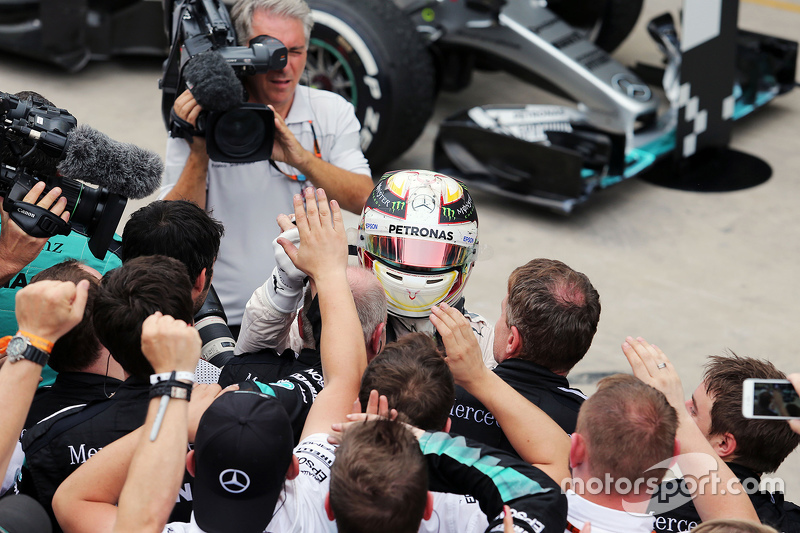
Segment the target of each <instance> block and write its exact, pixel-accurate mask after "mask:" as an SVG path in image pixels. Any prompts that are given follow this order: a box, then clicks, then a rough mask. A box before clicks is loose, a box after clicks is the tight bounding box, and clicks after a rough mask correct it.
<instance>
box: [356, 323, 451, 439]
mask: <svg viewBox="0 0 800 533" xmlns="http://www.w3.org/2000/svg"><path fill="white" fill-rule="evenodd" d="M373 389H375V390H377V391H378V392H379V393H381V394H383V395H385V396H386V397H387V398H388V400H389V407H392V408H394V409H397V412H398V413H399V414H400V415H402V416H404V417H405V418H404V420H405V421H407V422H409V423H410V424H412V425H414V426H417V427H418V428H421V429H425V430H428V431H442V429H443V428H444V426H445V424H446V423H447V417H448V416H449V415H450V408H451V407H452V406H453V402H454V401H455V399H456V389H455V384H454V382H453V374H452V373H451V372H450V368H449V367H448V366H447V363H445V361H444V357H442V354H441V352H439V349H438V348H437V346H436V341H434V340H433V338H432V337H431V336H430V335H427V334H425V333H419V332H417V333H409V334H408V335H404V336H403V337H402V338H401V339H399V340H397V341H395V342H390V343H389V344H388V345H386V348H384V350H383V352H381V353H380V355H378V356H377V357H376V358H375V359H373V360H372V361H371V362H370V363H369V364H368V365H367V369H366V370H365V371H364V375H363V376H362V377H361V389H360V391H359V393H358V398H359V400H361V407H362V409H365V408H366V407H367V401H368V400H369V393H370V391H371V390H373Z"/></svg>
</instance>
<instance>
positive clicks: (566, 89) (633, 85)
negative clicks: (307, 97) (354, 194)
mask: <svg viewBox="0 0 800 533" xmlns="http://www.w3.org/2000/svg"><path fill="white" fill-rule="evenodd" d="M308 1H309V4H310V6H311V8H312V12H313V17H314V20H315V26H314V30H313V32H312V35H311V42H310V47H309V53H308V61H307V67H306V77H305V79H304V81H303V82H304V83H307V84H309V85H311V86H314V87H317V88H321V89H327V90H331V91H334V92H337V93H339V94H341V95H342V96H344V97H345V98H346V99H348V100H349V101H350V102H352V104H353V105H354V106H355V108H356V115H357V117H358V118H359V120H360V121H361V124H362V147H363V148H364V150H365V153H366V155H367V157H368V158H369V160H370V162H371V164H372V166H373V168H375V169H380V168H383V167H385V165H386V164H387V163H389V162H390V161H392V160H393V159H394V158H396V157H397V156H399V155H400V154H401V153H403V152H404V151H405V150H406V149H407V148H409V147H410V146H411V144H413V143H414V141H415V140H416V139H417V138H418V136H419V135H420V133H421V132H422V130H423V128H424V127H425V124H426V123H427V121H428V119H429V118H430V116H431V114H432V111H433V107H434V104H435V99H436V94H437V92H438V91H440V90H445V91H457V90H460V89H463V88H464V87H466V86H467V85H469V83H470V80H471V74H472V72H473V70H476V69H486V70H505V71H507V72H510V73H512V74H513V75H515V76H517V77H519V78H521V79H523V80H525V81H528V82H531V83H534V84H536V85H538V86H541V87H544V88H546V89H548V90H550V91H551V92H553V93H555V94H558V95H560V96H565V97H567V98H569V99H570V100H572V101H575V102H576V103H577V106H576V107H575V108H570V107H563V106H537V105H527V106H478V107H474V108H472V109H470V110H467V111H464V112H462V113H459V114H456V115H455V116H453V117H450V118H448V119H447V120H445V121H444V123H443V124H442V125H441V128H440V132H439V135H438V137H437V140H436V146H435V149H434V161H433V164H434V167H435V168H436V169H437V170H440V171H442V172H444V173H449V174H452V175H454V176H456V177H459V178H461V179H463V180H465V181H467V182H468V183H469V184H471V185H472V186H473V187H478V188H483V189H486V190H490V191H492V192H495V193H498V194H503V195H506V196H509V197H514V198H520V199H522V200H524V201H527V202H530V203H532V204H537V205H542V206H546V207H548V208H551V209H554V210H557V211H561V212H569V211H570V210H571V209H572V208H573V207H574V206H575V205H577V204H579V203H581V202H583V201H585V200H586V199H587V198H588V197H589V195H590V194H591V193H592V191H594V190H596V189H602V188H606V187H608V186H610V185H613V184H615V183H618V182H620V181H622V180H624V179H627V178H630V177H633V176H636V175H639V174H640V173H641V172H643V171H644V170H646V169H648V168H649V167H651V166H652V165H653V164H654V163H655V162H656V161H658V160H659V159H662V158H664V157H665V156H667V155H668V154H670V153H671V152H673V151H674V148H675V146H676V140H675V128H676V120H677V114H678V107H679V105H680V104H679V98H680V95H679V87H678V85H677V82H676V80H677V79H678V77H679V76H678V72H679V70H680V62H681V50H680V43H679V41H678V37H677V30H676V29H675V26H674V24H672V22H671V20H667V19H663V18H662V19H659V20H658V21H656V22H654V23H653V24H651V26H650V27H649V29H650V32H651V35H652V36H653V37H654V39H655V40H656V43H657V45H658V46H659V47H660V48H661V50H662V51H663V53H664V55H665V61H666V68H665V69H663V78H664V85H665V87H664V88H665V94H666V95H667V100H668V102H667V103H666V104H665V105H662V104H661V102H660V100H659V98H658V97H657V95H656V91H654V90H653V89H652V88H651V85H649V84H648V83H645V81H643V80H642V78H641V77H640V76H638V75H637V74H635V73H634V72H633V71H631V70H630V69H628V68H626V67H625V66H623V65H621V64H620V63H619V62H617V61H616V60H614V59H613V58H612V57H610V56H609V52H610V51H612V50H613V49H614V48H615V47H616V46H618V45H619V44H620V43H621V42H622V41H623V40H624V39H625V37H626V36H627V35H628V34H629V33H630V31H631V30H632V28H633V27H634V25H635V23H636V20H637V18H638V16H639V13H640V11H641V7H642V2H643V0H540V1H537V2H533V1H530V0H448V1H440V0H393V1H392V0H308ZM156 7H161V3H160V2H156V1H154V0H114V1H108V0H0V48H1V49H6V50H13V51H16V52H18V53H21V54H26V55H29V56H34V57H39V58H44V59H47V60H50V61H53V62H55V63H57V64H60V65H61V66H63V67H65V68H68V69H70V70H76V69H78V68H81V67H82V66H83V65H85V63H86V62H87V61H88V60H89V58H92V57H109V56H112V55H118V54H123V53H160V54H166V52H167V47H168V45H167V43H166V37H165V34H164V23H163V18H159V17H163V13H162V12H158V9H155V8H156ZM76 8H77V10H76ZM67 12H69V13H70V15H69V16H67V15H65V13H67ZM76 13H77V14H76ZM156 13H157V14H156ZM12 14H13V16H12ZM59 14H60V15H59ZM156 19H158V20H156ZM7 21H8V22H9V23H7ZM70 21H72V22H73V23H74V24H70ZM131 21H133V22H131ZM134 24H135V26H134ZM133 28H136V29H135V30H133ZM796 57H797V43H795V42H791V41H786V40H782V39H777V38H774V37H769V36H764V35H759V34H755V33H751V32H739V40H738V54H737V68H738V74H737V77H736V80H735V86H734V89H733V90H734V95H735V96H736V98H735V106H734V110H733V118H734V119H737V118H740V117H742V116H744V115H746V114H748V113H749V112H750V111H752V110H753V109H755V108H757V107H759V106H761V105H763V104H765V103H766V102H768V101H769V100H771V99H772V98H774V97H775V96H776V95H778V94H782V93H784V92H786V91H788V90H790V89H791V88H792V87H794V85H795V81H794V80H795V65H796ZM651 71H652V69H651ZM648 81H653V80H652V79H650V78H648Z"/></svg>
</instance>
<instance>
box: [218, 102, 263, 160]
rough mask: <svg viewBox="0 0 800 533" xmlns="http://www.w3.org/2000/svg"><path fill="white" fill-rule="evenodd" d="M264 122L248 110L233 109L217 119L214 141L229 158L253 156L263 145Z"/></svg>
mask: <svg viewBox="0 0 800 533" xmlns="http://www.w3.org/2000/svg"><path fill="white" fill-rule="evenodd" d="M265 134H266V126H265V124H264V120H263V119H262V118H261V117H260V116H259V115H258V114H257V113H254V112H252V111H251V110H248V109H241V108H239V109H233V110H231V111H228V112H227V113H225V114H223V115H222V116H221V117H219V120H218V121H217V123H216V125H215V126H214V132H213V135H214V140H215V141H216V144H217V147H218V148H219V150H220V151H221V152H222V153H224V154H225V155H227V156H229V157H234V158H244V157H249V156H251V155H253V154H254V153H255V152H256V151H257V150H258V149H259V148H261V146H262V145H263V144H264V136H265Z"/></svg>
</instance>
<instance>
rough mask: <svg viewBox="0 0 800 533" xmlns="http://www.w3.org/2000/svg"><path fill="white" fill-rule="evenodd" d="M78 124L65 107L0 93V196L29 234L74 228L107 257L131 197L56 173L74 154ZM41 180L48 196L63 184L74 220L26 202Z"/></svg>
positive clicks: (50, 233)
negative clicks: (63, 161)
mask: <svg viewBox="0 0 800 533" xmlns="http://www.w3.org/2000/svg"><path fill="white" fill-rule="evenodd" d="M76 126H77V120H76V119H75V117H74V116H72V115H71V114H70V113H69V112H68V111H67V110H66V109H60V108H57V107H54V106H50V105H46V104H43V103H40V102H39V103H37V102H35V101H33V100H25V99H20V98H18V97H17V96H14V95H11V94H8V93H4V92H0V196H2V197H3V209H4V210H5V211H7V212H8V213H9V216H10V218H11V220H13V221H14V222H16V223H17V224H18V225H19V226H20V227H21V228H22V230H23V231H24V232H25V233H27V234H28V235H31V236H33V237H42V238H44V237H47V238H49V237H52V236H54V235H68V234H69V232H70V231H71V230H75V231H77V232H78V233H81V234H82V235H85V236H87V237H89V249H90V250H91V252H92V253H93V254H94V255H95V257H97V258H100V259H102V258H103V257H105V255H106V251H107V250H108V247H109V244H111V240H112V238H113V236H114V231H115V230H116V228H117V224H119V221H120V218H121V217H122V212H123V210H124V209H125V205H126V203H127V198H126V197H125V196H123V195H121V194H116V193H114V192H111V191H110V190H109V189H107V188H106V187H102V186H100V187H97V188H93V187H89V186H87V185H86V184H84V183H82V182H80V181H77V180H75V179H71V178H69V177H64V176H59V175H57V173H56V165H57V164H58V162H59V161H62V160H64V159H65V158H67V157H68V156H70V155H74V153H73V149H74V147H75V144H76V143H75V141H76V138H75V136H74V135H71V132H74V131H75V128H76ZM98 133H99V132H98ZM101 135H102V134H101ZM81 140H82V139H80V138H79V139H78V141H79V142H80V141H81ZM87 179H88V178H87ZM39 181H44V182H45V183H46V187H45V191H44V193H43V195H44V194H46V193H47V191H49V190H51V189H52V188H54V187H60V188H61V190H62V196H64V197H66V199H67V206H66V210H68V211H69V213H70V219H69V222H65V221H64V220H62V219H61V218H60V217H58V216H56V215H54V214H53V213H51V212H50V211H49V210H47V209H44V208H42V207H39V206H37V205H34V204H31V203H27V202H23V201H22V199H23V198H24V197H25V195H26V194H27V193H28V191H30V190H31V188H33V186H34V185H36V183H37V182H39Z"/></svg>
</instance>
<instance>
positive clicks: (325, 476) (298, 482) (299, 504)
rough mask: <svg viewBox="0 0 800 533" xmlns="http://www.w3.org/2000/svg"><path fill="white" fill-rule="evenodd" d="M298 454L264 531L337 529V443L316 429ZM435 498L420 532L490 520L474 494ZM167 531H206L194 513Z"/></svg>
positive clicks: (467, 529) (456, 529) (479, 526)
mask: <svg viewBox="0 0 800 533" xmlns="http://www.w3.org/2000/svg"><path fill="white" fill-rule="evenodd" d="M294 454H295V455H296V456H297V459H298V462H299V463H300V474H299V475H298V476H297V477H296V478H294V479H293V480H287V481H286V483H285V484H284V487H283V491H282V492H281V495H280V497H279V498H278V504H277V505H276V506H275V511H274V512H273V515H272V521H270V523H269V525H268V526H267V528H266V529H265V530H264V533H301V532H302V533H325V532H331V533H335V532H336V522H333V521H331V520H328V515H327V513H326V512H325V496H327V494H328V491H329V489H330V479H331V466H332V465H333V461H334V459H335V458H336V446H334V445H333V444H330V443H329V442H328V435H327V434H324V433H316V434H314V435H310V436H308V437H306V438H305V439H303V441H302V442H300V444H298V445H297V447H296V448H295V449H294ZM433 502H434V511H433V516H431V519H430V520H423V522H422V524H421V525H420V528H419V531H420V533H483V531H484V530H485V529H486V527H487V526H488V524H489V523H488V521H487V520H486V515H484V514H483V513H482V512H481V510H480V507H479V506H478V503H477V502H476V501H475V500H474V499H473V498H470V497H466V496H460V495H457V494H442V493H437V492H434V493H433ZM163 533H204V532H203V530H202V529H200V528H199V527H198V526H197V523H196V522H195V520H194V514H192V518H191V522H189V523H180V522H173V523H171V524H167V525H166V527H165V528H164V530H163Z"/></svg>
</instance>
